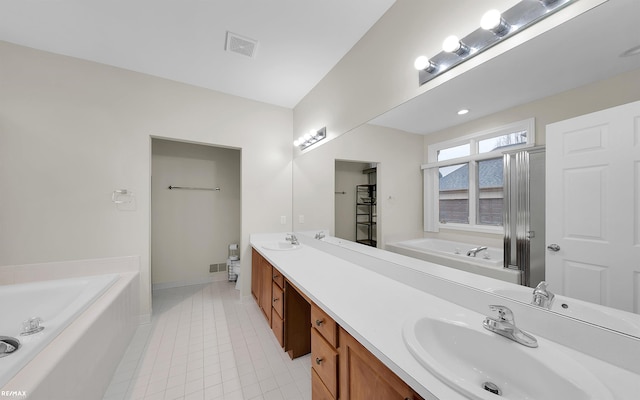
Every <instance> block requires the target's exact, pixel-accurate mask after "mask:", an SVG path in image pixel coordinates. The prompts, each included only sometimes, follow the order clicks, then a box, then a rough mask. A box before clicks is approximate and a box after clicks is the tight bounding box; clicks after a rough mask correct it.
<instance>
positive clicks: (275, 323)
mask: <svg viewBox="0 0 640 400" xmlns="http://www.w3.org/2000/svg"><path fill="white" fill-rule="evenodd" d="M271 330H272V331H273V334H274V335H275V337H276V339H277V340H278V343H280V347H284V321H283V319H282V318H280V317H279V316H278V314H276V313H275V311H274V312H273V313H272V315H271Z"/></svg>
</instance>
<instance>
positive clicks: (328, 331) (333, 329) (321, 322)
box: [311, 304, 338, 348]
mask: <svg viewBox="0 0 640 400" xmlns="http://www.w3.org/2000/svg"><path fill="white" fill-rule="evenodd" d="M311 325H312V326H313V327H314V328H315V329H317V331H318V332H319V333H320V334H321V335H322V336H323V337H324V338H325V339H326V340H327V342H329V344H330V345H331V346H333V347H334V348H337V347H338V325H337V324H336V322H335V321H334V320H333V319H332V318H331V317H330V316H329V315H327V313H325V312H324V311H322V310H321V309H320V308H319V307H318V306H316V305H315V304H312V305H311ZM312 331H313V329H312Z"/></svg>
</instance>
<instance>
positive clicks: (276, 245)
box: [262, 240, 302, 251]
mask: <svg viewBox="0 0 640 400" xmlns="http://www.w3.org/2000/svg"><path fill="white" fill-rule="evenodd" d="M262 247H263V248H265V249H267V250H278V251H289V250H297V249H299V248H300V247H302V245H301V244H291V242H287V241H284V240H281V241H278V242H269V243H265V244H263V245H262Z"/></svg>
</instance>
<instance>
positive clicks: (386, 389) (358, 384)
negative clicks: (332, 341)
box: [314, 328, 423, 400]
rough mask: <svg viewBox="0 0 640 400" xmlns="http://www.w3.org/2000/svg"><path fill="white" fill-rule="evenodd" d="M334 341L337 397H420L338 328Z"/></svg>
mask: <svg viewBox="0 0 640 400" xmlns="http://www.w3.org/2000/svg"><path fill="white" fill-rule="evenodd" d="M338 341H339V342H340V354H339V357H340V366H339V368H340V382H339V385H340V400H423V399H422V397H420V396H419V395H418V394H417V393H416V392H415V391H414V390H413V389H411V387H409V385H407V384H406V383H405V382H404V381H403V380H402V379H400V378H399V377H398V376H397V375H396V374H395V373H393V371H391V370H390V369H389V368H387V367H386V366H385V365H384V364H383V363H382V362H381V361H380V360H378V358H377V357H376V356H374V355H373V354H372V353H371V352H370V351H369V350H367V349H366V348H365V347H364V346H363V345H361V344H360V343H359V342H358V341H357V340H356V339H354V338H353V337H352V336H351V335H349V334H348V333H347V332H346V331H345V330H344V329H342V328H340V330H339V338H338ZM314 400H315V398H314Z"/></svg>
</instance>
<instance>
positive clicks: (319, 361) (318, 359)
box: [316, 357, 324, 365]
mask: <svg viewBox="0 0 640 400" xmlns="http://www.w3.org/2000/svg"><path fill="white" fill-rule="evenodd" d="M323 361H324V359H322V358H320V357H316V364H318V365H320V364H322V362H323Z"/></svg>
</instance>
